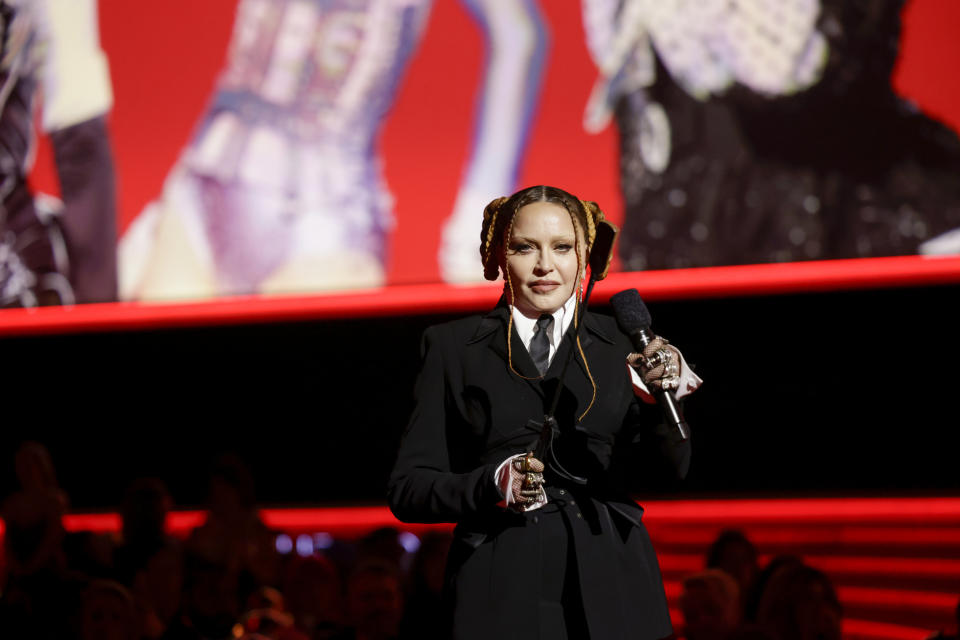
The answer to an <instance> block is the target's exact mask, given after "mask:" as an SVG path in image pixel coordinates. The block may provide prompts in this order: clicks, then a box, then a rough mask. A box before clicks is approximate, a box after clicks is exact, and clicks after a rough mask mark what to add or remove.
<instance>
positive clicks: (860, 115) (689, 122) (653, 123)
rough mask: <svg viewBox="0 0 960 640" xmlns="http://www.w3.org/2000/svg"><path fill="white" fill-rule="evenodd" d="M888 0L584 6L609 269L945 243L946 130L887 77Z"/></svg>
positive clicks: (951, 157)
mask: <svg viewBox="0 0 960 640" xmlns="http://www.w3.org/2000/svg"><path fill="white" fill-rule="evenodd" d="M902 7H903V3H902V2H882V3H881V2H865V1H857V2H848V1H845V0H844V1H841V0H823V1H819V0H791V1H790V2H783V1H782V0H745V1H741V2H737V3H736V4H733V3H727V2H725V1H721V0H709V1H707V2H700V1H699V0H698V1H697V2H693V1H692V0H676V1H674V2H669V3H662V2H658V1H656V0H625V1H623V2H617V1H615V0H585V3H584V11H585V13H584V15H585V21H584V22H585V24H586V26H587V34H588V40H589V42H590V49H591V52H592V54H593V56H594V58H595V59H596V61H597V63H598V66H599V67H600V68H601V71H602V73H601V80H600V82H598V84H597V87H596V89H595V91H594V95H593V97H592V101H591V104H590V106H589V107H588V110H587V114H586V116H585V122H586V124H587V126H588V128H593V129H598V128H600V127H602V126H603V125H604V124H605V123H606V122H607V121H608V120H609V119H610V118H611V117H614V118H615V119H616V123H617V126H618V128H619V132H620V149H621V156H620V162H621V166H620V172H621V185H622V190H623V194H624V199H625V204H626V222H625V223H624V229H623V233H622V235H621V239H620V249H621V256H622V258H623V265H624V268H627V269H650V268H674V267H691V266H705V265H722V264H737V263H754V262H782V261H794V260H808V259H826V258H853V257H866V256H884V255H902V254H912V253H918V252H924V253H949V252H958V251H960V231H956V229H958V228H960V181H958V180H957V179H956V177H957V175H958V174H960V141H958V139H957V136H956V134H955V133H954V132H953V131H951V130H950V129H948V128H947V127H945V126H944V125H942V124H940V123H939V122H937V121H935V120H933V119H931V118H929V117H927V116H925V115H922V114H920V113H918V112H917V111H916V109H915V108H913V107H912V106H911V105H910V104H909V103H908V102H907V101H905V100H903V99H901V98H899V97H897V96H896V95H895V94H894V93H893V90H892V89H891V86H890V74H891V72H892V70H893V67H894V62H895V60H896V56H897V51H898V42H899V33H900V12H901V9H902Z"/></svg>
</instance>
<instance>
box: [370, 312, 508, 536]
mask: <svg viewBox="0 0 960 640" xmlns="http://www.w3.org/2000/svg"><path fill="white" fill-rule="evenodd" d="M441 329H442V327H431V328H429V329H427V330H426V331H425V332H424V334H423V344H422V348H421V352H422V365H421V369H420V375H419V377H418V379H417V383H416V387H415V391H414V394H415V399H416V403H415V406H414V410H413V415H412V416H411V418H410V423H409V425H408V426H407V430H406V433H405V434H404V436H403V440H402V442H401V444H400V451H399V453H398V455H397V462H396V464H395V465H394V468H393V473H391V475H390V483H389V487H388V491H387V497H388V500H389V504H390V509H391V510H392V511H393V514H394V515H395V516H396V517H397V518H399V519H400V520H402V521H404V522H456V521H459V520H462V519H463V518H465V517H467V516H470V515H472V514H475V513H477V512H479V511H483V510H487V509H490V508H491V507H493V506H494V505H495V504H496V503H497V502H499V501H500V499H501V495H500V491H499V489H498V488H497V486H496V483H495V481H494V474H495V472H496V466H495V465H492V464H488V465H483V466H480V467H478V468H476V469H473V470H470V471H467V472H454V471H453V470H451V464H450V452H449V449H448V446H449V442H448V428H449V425H448V421H447V402H448V396H449V381H448V375H447V367H448V366H449V365H450V363H449V362H448V361H449V360H450V359H451V358H452V357H455V354H454V353H453V349H456V348H457V346H456V344H455V341H454V340H447V341H446V345H445V341H444V340H443V336H442V335H440V334H441ZM445 346H449V347H450V349H449V350H448V349H446V348H445Z"/></svg>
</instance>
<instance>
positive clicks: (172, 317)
mask: <svg viewBox="0 0 960 640" xmlns="http://www.w3.org/2000/svg"><path fill="white" fill-rule="evenodd" d="M958 282H960V257H957V256H946V257H924V256H895V257H889V258H863V259H858V260H825V261H819V262H795V263H784V264H762V265H738V266H729V267H707V268H700V269H677V270H669V271H645V272H626V273H614V274H611V275H610V277H609V278H607V279H606V280H605V281H604V282H602V283H601V284H600V285H599V286H598V287H597V291H596V293H595V295H594V298H593V300H594V301H595V302H606V301H607V300H608V299H609V298H610V296H611V295H612V294H613V293H615V292H617V291H620V290H622V289H628V288H632V287H635V288H637V289H638V290H639V291H640V293H641V295H643V296H644V298H646V299H647V300H673V299H686V298H699V297H717V296H742V295H760V294H776V293H794V292H806V291H833V290H840V289H852V288H869V287H887V286H893V287H896V286H914V285H937V284H953V283H958ZM499 291H500V285H499V284H498V283H486V284H477V285H469V286H454V285H446V284H422V285H395V286H390V287H384V288H381V289H371V290H363V291H339V292H330V293H327V294H316V295H309V296H303V295H298V296H271V297H266V296H248V297H235V298H220V299H216V300H209V301H199V302H176V303H163V304H158V303H149V304H148V303H132V302H127V303H111V304H90V305H79V306H75V307H49V308H43V309H8V310H4V311H0V336H5V335H7V336H8V335H37V334H51V333H71V332H81V331H115V330H148V329H165V328H175V327H200V326H211V325H226V324H249V323H263V322H289V321H306V320H318V319H324V318H344V317H369V316H389V315H417V314H428V313H467V312H473V311H477V310H482V309H486V308H488V307H490V306H492V305H493V303H494V302H495V301H496V299H497V296H498V294H499Z"/></svg>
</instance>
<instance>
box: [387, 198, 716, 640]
mask: <svg viewBox="0 0 960 640" xmlns="http://www.w3.org/2000/svg"><path fill="white" fill-rule="evenodd" d="M602 220H603V214H602V212H601V211H600V209H599V207H598V206H597V205H596V204H595V203H592V202H582V201H580V200H579V199H577V198H576V197H574V196H573V195H571V194H569V193H567V192H565V191H563V190H561V189H557V188H554V187H545V186H538V187H530V188H527V189H524V190H522V191H519V192H517V193H515V194H513V195H512V196H510V197H509V198H498V199H496V200H494V201H493V202H491V203H490V204H489V205H488V206H487V208H486V210H485V211H484V221H483V230H482V234H481V247H480V253H481V257H482V259H483V267H484V275H485V277H486V278H487V279H489V280H494V279H496V278H497V277H499V275H500V274H502V277H503V279H504V296H503V298H501V300H500V303H499V304H498V305H497V306H496V308H494V309H493V311H491V312H490V313H488V314H487V315H485V316H473V317H470V318H465V319H463V320H457V321H454V322H449V323H446V324H441V325H437V326H434V327H430V328H429V329H427V331H426V332H425V333H424V337H423V362H422V369H421V372H420V377H419V379H418V381H417V384H416V390H415V395H416V407H415V409H414V412H413V416H412V417H411V419H410V423H409V426H408V428H407V431H406V433H405V435H404V438H403V442H402V444H401V446H400V451H399V454H398V458H397V462H396V466H395V468H394V470H393V473H392V475H391V478H390V486H389V500H390V506H391V509H392V510H393V512H394V513H395V514H396V516H397V517H398V518H399V519H401V520H403V521H409V522H456V523H457V527H456V530H455V535H454V538H455V539H454V543H453V546H452V548H451V551H450V557H449V560H448V567H447V578H446V595H447V603H448V605H449V606H448V611H447V612H445V613H446V615H449V616H450V625H451V629H452V636H453V637H454V638H457V639H461V638H471V639H472V638H477V639H484V640H487V639H489V638H495V637H510V638H544V639H551V640H553V639H557V638H578V639H579V638H592V639H595V640H602V639H607V638H650V639H654V638H662V637H665V636H668V635H670V633H671V631H672V629H671V625H670V618H669V615H668V612H667V603H666V598H665V596H664V592H663V584H662V581H661V577H660V570H659V567H658V564H657V559H656V556H655V554H654V551H653V547H652V546H651V544H650V539H649V537H648V535H647V532H646V530H645V528H644V526H643V523H642V521H641V518H642V514H643V509H642V508H641V507H639V506H638V505H637V504H636V503H635V502H634V501H633V500H632V499H631V498H630V491H631V490H632V489H634V488H635V487H636V481H638V480H640V479H642V478H643V477H646V476H647V474H648V472H649V471H650V470H652V469H654V468H667V469H669V471H670V473H672V474H675V475H676V476H679V477H683V476H684V475H685V474H686V470H687V467H688V465H689V456H690V444H689V440H682V439H681V438H680V436H679V435H678V434H677V433H675V432H672V431H670V430H668V429H667V427H665V426H657V424H658V422H657V418H658V415H657V412H656V409H655V408H648V407H647V406H646V404H645V402H644V400H649V399H650V394H649V389H650V388H651V387H653V388H655V389H665V390H676V391H677V396H678V397H682V396H683V395H685V394H686V393H689V392H690V391H692V390H693V389H695V388H696V387H697V386H698V385H699V382H700V380H699V378H697V377H696V376H695V375H693V374H692V373H691V372H690V371H689V368H688V367H687V365H686V363H684V361H683V358H682V356H680V354H679V352H678V351H676V350H675V349H674V348H673V347H670V346H667V344H666V342H665V341H663V340H662V339H660V338H657V339H655V340H654V341H653V342H652V343H651V344H650V345H649V346H648V347H647V348H645V349H644V354H639V355H638V354H633V355H631V351H632V349H631V343H630V341H629V339H628V338H627V337H626V336H625V335H624V334H623V333H621V332H620V330H619V329H618V327H617V324H616V322H615V321H614V320H613V319H612V318H610V317H607V316H602V315H595V314H591V313H586V314H583V313H581V309H580V297H581V296H582V287H581V282H582V281H583V280H584V278H585V270H586V265H587V260H588V257H589V255H590V250H591V247H592V245H593V241H594V239H595V238H596V233H597V228H598V225H599V224H601V222H602ZM581 324H582V325H583V326H582V328H580V330H579V331H578V328H579V325H581ZM571 349H572V350H574V353H573V354H572V357H573V363H571V364H570V366H569V367H568V368H567V371H566V374H565V376H563V379H562V383H561V381H560V379H561V372H562V371H563V369H564V362H565V361H566V360H567V357H568V355H571V354H569V352H570V350H571ZM628 356H629V360H630V363H632V366H631V364H628ZM561 384H562V387H561V390H560V396H559V402H558V404H557V409H556V419H557V423H558V427H559V436H558V437H557V438H556V439H555V442H554V445H553V453H554V454H555V459H556V461H557V462H558V463H559V464H556V463H554V464H549V465H547V466H546V467H545V465H544V464H543V462H541V461H540V460H538V459H536V458H535V457H533V456H532V455H531V454H530V452H531V451H533V449H534V447H535V445H536V443H537V441H538V438H539V435H540V426H539V424H537V422H536V421H538V420H543V417H544V415H545V414H546V413H547V412H548V408H549V406H550V404H551V402H552V400H553V396H554V392H555V391H556V390H557V388H558V387H560V385H561ZM550 459H551V460H553V458H550Z"/></svg>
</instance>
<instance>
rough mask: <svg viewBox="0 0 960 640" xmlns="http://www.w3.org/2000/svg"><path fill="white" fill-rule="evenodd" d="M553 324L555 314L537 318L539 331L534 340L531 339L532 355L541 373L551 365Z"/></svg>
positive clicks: (534, 335)
mask: <svg viewBox="0 0 960 640" xmlns="http://www.w3.org/2000/svg"><path fill="white" fill-rule="evenodd" d="M552 326H553V316H552V315H550V314H547V313H545V314H543V315H542V316H540V317H539V318H537V332H536V333H535V334H533V340H531V341H530V357H531V358H533V364H535V365H537V369H538V370H539V371H540V375H543V374H545V373H546V372H547V367H549V366H550V328H551V327H552Z"/></svg>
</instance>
